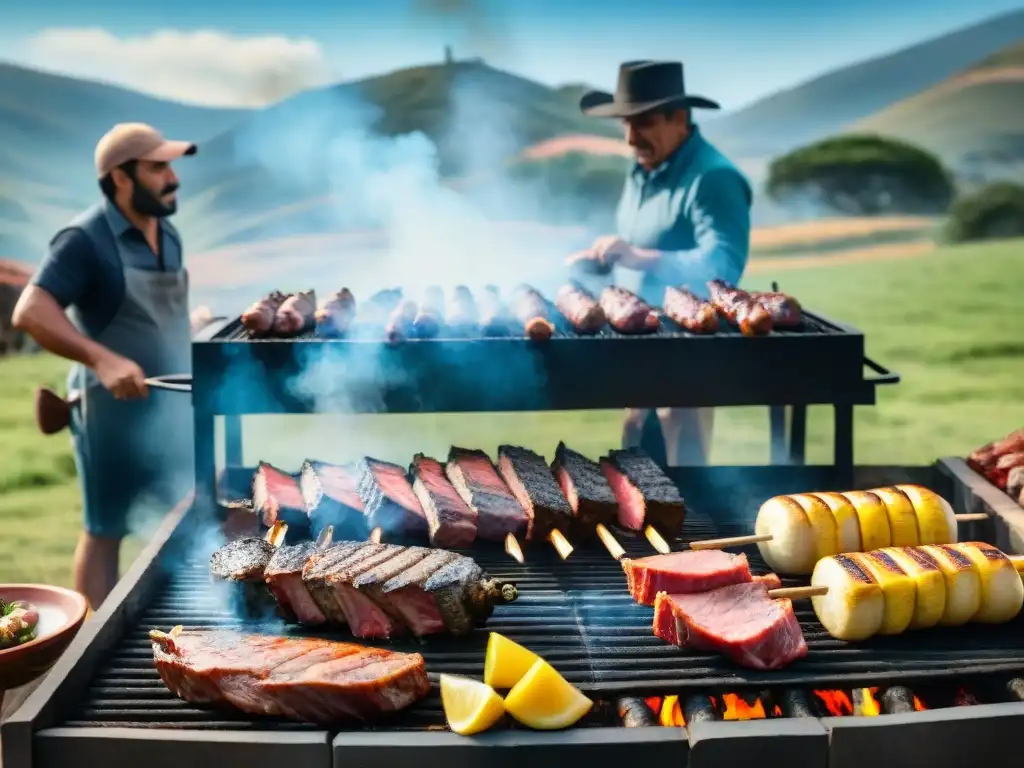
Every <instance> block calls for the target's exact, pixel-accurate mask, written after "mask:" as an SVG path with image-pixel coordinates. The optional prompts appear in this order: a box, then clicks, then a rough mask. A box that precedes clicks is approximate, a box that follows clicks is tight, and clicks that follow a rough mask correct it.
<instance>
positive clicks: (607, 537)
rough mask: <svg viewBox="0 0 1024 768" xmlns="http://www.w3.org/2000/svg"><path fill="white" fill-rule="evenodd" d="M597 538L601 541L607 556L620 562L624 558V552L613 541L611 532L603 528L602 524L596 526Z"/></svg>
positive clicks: (620, 546) (619, 545) (617, 543)
mask: <svg viewBox="0 0 1024 768" xmlns="http://www.w3.org/2000/svg"><path fill="white" fill-rule="evenodd" d="M597 536H598V538H599V539H601V543H602V544H604V548H605V549H607V550H608V554H609V555H611V556H612V557H614V558H615V559H616V560H621V559H622V558H624V557H625V556H626V550H624V549H623V548H622V545H621V544H619V542H617V541H616V540H615V537H614V536H612V532H611V531H609V530H608V529H607V528H606V527H605V525H604V523H598V524H597Z"/></svg>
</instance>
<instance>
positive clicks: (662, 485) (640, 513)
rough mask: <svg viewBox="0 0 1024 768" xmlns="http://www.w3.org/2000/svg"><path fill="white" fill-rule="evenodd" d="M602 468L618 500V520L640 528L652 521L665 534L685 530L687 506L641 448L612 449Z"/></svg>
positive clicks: (626, 525)
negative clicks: (684, 521)
mask: <svg viewBox="0 0 1024 768" xmlns="http://www.w3.org/2000/svg"><path fill="white" fill-rule="evenodd" d="M601 471H602V472H604V476H605V477H606V478H607V479H608V485H610V486H611V488H612V491H613V492H614V493H615V499H616V501H618V503H619V524H620V525H622V527H623V528H628V529H630V530H632V531H639V530H640V529H642V528H643V527H644V525H645V524H646V525H653V526H654V527H655V529H656V530H657V531H658V532H659V533H661V534H663V535H665V536H670V537H671V536H677V535H678V534H679V532H680V530H682V527H683V519H684V518H685V517H686V508H685V507H684V506H683V497H682V496H680V495H679V489H678V488H677V487H676V484H675V483H673V482H672V480H671V479H670V478H669V477H668V475H666V474H665V473H664V472H663V471H662V469H661V467H659V466H658V465H657V463H656V462H655V461H654V459H652V458H651V457H650V456H649V455H648V454H647V452H646V451H644V450H643V449H642V448H627V449H626V450H621V451H611V452H610V453H609V455H608V456H607V457H605V458H603V459H601Z"/></svg>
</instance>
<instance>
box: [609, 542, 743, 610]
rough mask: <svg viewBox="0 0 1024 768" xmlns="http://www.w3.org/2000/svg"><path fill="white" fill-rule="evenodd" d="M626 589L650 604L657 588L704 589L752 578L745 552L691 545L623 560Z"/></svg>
mask: <svg viewBox="0 0 1024 768" xmlns="http://www.w3.org/2000/svg"><path fill="white" fill-rule="evenodd" d="M622 568H623V570H624V571H625V572H626V585H627V587H628V589H629V593H630V594H631V595H632V596H633V599H634V600H636V601H637V602H638V603H640V604H641V605H653V604H654V598H655V596H656V595H657V594H658V593H659V592H669V593H671V594H680V593H689V592H707V591H708V590H711V589H718V588H719V587H725V586H729V585H730V584H741V583H744V582H748V581H751V579H752V578H753V576H752V575H751V573H750V564H749V563H748V562H747V556H746V555H743V554H739V555H734V554H732V553H730V552H723V551H722V550H720V549H690V550H686V551H683V552H670V553H669V554H667V555H652V556H651V557H641V558H639V559H636V560H623V561H622Z"/></svg>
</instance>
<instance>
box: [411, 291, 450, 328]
mask: <svg viewBox="0 0 1024 768" xmlns="http://www.w3.org/2000/svg"><path fill="white" fill-rule="evenodd" d="M443 325H444V291H442V290H441V289H440V288H438V287H437V286H436V285H435V286H431V287H430V288H427V289H426V290H425V291H424V292H423V301H421V302H420V308H419V312H417V313H416V319H415V320H413V322H412V326H413V332H414V333H415V334H416V338H418V339H432V338H434V337H435V336H437V334H439V333H440V332H441V327H442V326H443Z"/></svg>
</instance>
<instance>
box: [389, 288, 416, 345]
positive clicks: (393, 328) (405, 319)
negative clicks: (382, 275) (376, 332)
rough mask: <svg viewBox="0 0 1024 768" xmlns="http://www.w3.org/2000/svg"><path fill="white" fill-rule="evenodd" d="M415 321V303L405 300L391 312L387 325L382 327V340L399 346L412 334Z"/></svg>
mask: <svg viewBox="0 0 1024 768" xmlns="http://www.w3.org/2000/svg"><path fill="white" fill-rule="evenodd" d="M415 321H416V302H414V301H409V300H408V299H405V300H403V301H401V302H399V304H398V306H397V307H395V308H394V309H393V310H392V311H391V316H390V317H389V318H388V324H387V325H386V326H385V327H384V338H385V339H387V342H388V343H389V344H399V343H401V342H403V341H405V340H406V339H408V338H409V337H410V336H411V335H412V333H413V323H414V322H415Z"/></svg>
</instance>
